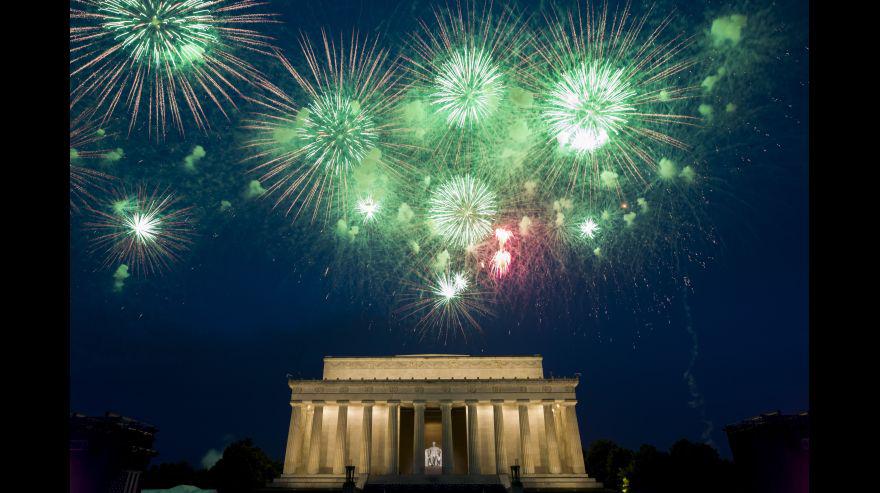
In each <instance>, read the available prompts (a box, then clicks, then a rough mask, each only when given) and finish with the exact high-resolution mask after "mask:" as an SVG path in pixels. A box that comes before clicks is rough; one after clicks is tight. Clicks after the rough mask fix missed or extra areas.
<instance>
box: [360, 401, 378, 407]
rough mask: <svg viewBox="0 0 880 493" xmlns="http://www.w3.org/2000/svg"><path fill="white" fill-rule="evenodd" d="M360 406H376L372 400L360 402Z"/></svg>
mask: <svg viewBox="0 0 880 493" xmlns="http://www.w3.org/2000/svg"><path fill="white" fill-rule="evenodd" d="M361 404H362V405H363V406H364V407H366V406H372V405H374V404H376V401H374V400H366V401H361Z"/></svg>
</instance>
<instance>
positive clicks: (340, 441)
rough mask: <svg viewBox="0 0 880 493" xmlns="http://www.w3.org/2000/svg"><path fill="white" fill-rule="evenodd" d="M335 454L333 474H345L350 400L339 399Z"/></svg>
mask: <svg viewBox="0 0 880 493" xmlns="http://www.w3.org/2000/svg"><path fill="white" fill-rule="evenodd" d="M334 448H335V449H336V450H335V453H334V454H333V459H334V460H333V474H345V466H346V465H347V463H348V401H339V413H338V414H337V415H336V447H334Z"/></svg>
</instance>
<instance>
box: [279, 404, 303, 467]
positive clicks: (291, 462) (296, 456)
mask: <svg viewBox="0 0 880 493" xmlns="http://www.w3.org/2000/svg"><path fill="white" fill-rule="evenodd" d="M290 407H291V409H290V431H288V432H287V454H286V455H285V456H284V471H283V473H284V474H293V473H294V472H296V466H297V465H298V464H299V461H300V457H301V456H302V441H303V440H302V439H303V431H304V430H303V421H304V420H303V418H304V417H305V412H303V411H304V410H303V406H302V404H301V403H299V402H291V403H290Z"/></svg>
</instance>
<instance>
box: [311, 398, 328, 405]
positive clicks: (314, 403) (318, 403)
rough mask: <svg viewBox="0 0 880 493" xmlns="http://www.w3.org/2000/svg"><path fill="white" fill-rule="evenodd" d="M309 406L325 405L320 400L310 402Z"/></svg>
mask: <svg viewBox="0 0 880 493" xmlns="http://www.w3.org/2000/svg"><path fill="white" fill-rule="evenodd" d="M309 404H312V405H314V406H323V405H324V404H325V403H324V401H323V400H320V399H319V400H312V401H309Z"/></svg>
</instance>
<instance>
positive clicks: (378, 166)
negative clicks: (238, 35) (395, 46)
mask: <svg viewBox="0 0 880 493" xmlns="http://www.w3.org/2000/svg"><path fill="white" fill-rule="evenodd" d="M300 45H301V47H302V50H303V55H304V57H305V59H306V62H307V64H308V67H309V73H306V74H303V73H300V71H299V70H297V69H296V68H294V67H293V65H292V64H291V63H290V62H289V61H287V59H285V58H283V57H282V58H281V61H282V63H283V64H284V66H285V67H286V69H287V71H288V72H289V73H290V75H291V76H292V78H293V80H294V82H295V83H296V85H297V86H298V88H299V89H301V90H302V91H303V92H305V94H306V95H307V97H308V99H309V102H308V103H307V104H306V105H304V106H299V105H298V104H297V103H296V102H295V101H294V99H293V98H292V97H290V96H288V95H287V94H286V93H285V92H283V91H281V90H280V89H278V88H277V87H275V86H274V85H271V84H270V85H268V86H266V87H264V89H265V91H264V92H265V94H263V95H261V96H259V97H257V98H255V102H256V103H258V104H259V105H260V106H261V107H262V109H263V110H262V111H260V112H258V113H255V114H254V115H252V116H251V117H250V118H249V119H248V120H247V121H246V123H245V128H246V129H248V130H250V131H253V132H254V134H255V137H254V138H253V139H251V140H250V141H249V142H248V143H247V145H246V149H247V150H248V152H249V153H250V156H249V158H248V159H251V160H257V161H259V164H258V165H256V166H255V167H254V168H253V169H252V171H253V172H258V173H261V174H262V175H261V177H260V181H261V182H264V183H267V184H268V186H267V187H266V188H267V190H268V191H269V192H270V194H272V195H274V196H275V205H276V206H283V207H285V210H286V213H290V212H292V211H296V215H299V214H300V213H301V212H302V211H303V210H304V209H306V208H309V207H311V208H312V218H311V219H312V221H314V220H315V219H316V218H317V216H318V214H319V213H320V212H321V211H322V210H323V212H324V218H325V220H326V219H328V218H329V217H330V216H331V215H332V214H333V213H340V215H342V216H345V215H346V214H347V213H348V210H349V208H348V207H347V206H346V203H348V202H349V201H357V200H360V199H361V198H363V197H364V196H365V195H369V196H372V198H373V201H374V202H373V203H374V204H378V202H379V201H381V200H382V199H383V197H384V196H385V195H386V194H387V193H388V191H389V190H388V187H390V186H391V185H390V182H391V181H396V180H398V179H399V178H400V177H401V175H402V174H405V172H406V171H407V169H408V168H409V166H408V165H407V164H406V162H405V160H404V159H403V158H402V157H401V151H402V147H401V146H400V145H398V144H396V143H395V139H394V134H395V132H396V131H397V129H396V127H394V125H393V124H391V123H389V111H390V109H391V108H392V107H393V105H394V104H396V102H397V100H398V99H399V96H400V92H399V91H400V89H399V87H398V84H397V76H396V75H395V70H396V66H397V64H396V62H395V61H394V60H389V53H388V50H386V49H384V48H380V46H379V44H378V40H372V41H370V40H369V39H367V38H363V39H361V38H360V37H359V36H358V35H357V33H352V36H351V39H350V42H349V44H348V47H346V46H345V43H344V42H342V41H341V40H340V41H339V45H338V47H337V44H336V42H334V41H333V40H331V39H330V38H329V37H328V36H327V34H326V33H324V32H322V46H321V48H320V50H318V51H317V52H316V50H315V48H314V47H313V46H312V43H311V41H310V40H309V39H308V38H307V37H306V36H305V35H303V36H302V37H301V40H300ZM320 52H323V53H324V54H325V55H326V58H325V59H324V60H320V59H319V55H318V53H320ZM358 210H359V211H360V206H358ZM340 211H341V212H340Z"/></svg>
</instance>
